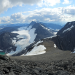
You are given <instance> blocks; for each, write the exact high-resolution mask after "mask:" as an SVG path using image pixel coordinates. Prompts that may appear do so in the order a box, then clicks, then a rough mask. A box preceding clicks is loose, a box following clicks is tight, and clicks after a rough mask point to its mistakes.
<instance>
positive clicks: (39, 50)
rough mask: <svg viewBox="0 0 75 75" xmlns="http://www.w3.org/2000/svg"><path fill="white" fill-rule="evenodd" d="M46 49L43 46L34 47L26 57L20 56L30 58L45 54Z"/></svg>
mask: <svg viewBox="0 0 75 75" xmlns="http://www.w3.org/2000/svg"><path fill="white" fill-rule="evenodd" d="M45 50H46V47H45V46H44V45H39V46H35V47H34V48H33V49H32V50H31V51H30V52H28V53H27V54H26V55H24V54H23V55H22V56H32V55H39V54H44V53H46V51H45Z"/></svg>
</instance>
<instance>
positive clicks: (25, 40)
mask: <svg viewBox="0 0 75 75" xmlns="http://www.w3.org/2000/svg"><path fill="white" fill-rule="evenodd" d="M35 30H36V29H35V28H33V29H31V26H29V28H28V29H27V30H25V28H22V27H21V28H19V29H18V31H13V32H12V33H17V34H19V35H17V38H14V39H12V43H13V44H14V45H15V46H16V47H17V48H16V51H11V52H10V53H8V54H7V55H8V56H11V55H13V54H17V53H19V52H20V51H22V50H23V49H25V48H26V47H27V46H28V45H30V44H31V43H33V42H34V40H35V38H36V35H37V34H35ZM20 38H21V39H20ZM16 39H20V40H18V41H16Z"/></svg>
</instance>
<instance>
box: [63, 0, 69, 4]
mask: <svg viewBox="0 0 75 75" xmlns="http://www.w3.org/2000/svg"><path fill="white" fill-rule="evenodd" d="M62 4H70V1H69V0H64V2H63V3H62Z"/></svg>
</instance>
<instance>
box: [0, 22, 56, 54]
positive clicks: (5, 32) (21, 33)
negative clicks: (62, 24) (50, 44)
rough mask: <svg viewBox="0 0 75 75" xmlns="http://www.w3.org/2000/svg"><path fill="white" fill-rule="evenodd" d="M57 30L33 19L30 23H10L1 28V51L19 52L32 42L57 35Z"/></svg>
mask: <svg viewBox="0 0 75 75" xmlns="http://www.w3.org/2000/svg"><path fill="white" fill-rule="evenodd" d="M56 33H57V31H55V30H52V29H49V28H47V27H46V26H45V25H43V24H41V23H37V22H34V21H32V22H31V23H30V24H29V25H25V26H24V25H19V26H18V25H13V26H11V25H9V26H6V27H3V29H1V30H0V51H3V52H5V53H6V54H7V55H14V54H18V53H20V52H21V51H23V50H25V48H26V47H27V46H29V45H30V44H32V43H34V42H37V41H39V40H41V39H44V38H47V37H52V36H56Z"/></svg>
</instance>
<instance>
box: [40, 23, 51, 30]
mask: <svg viewBox="0 0 75 75" xmlns="http://www.w3.org/2000/svg"><path fill="white" fill-rule="evenodd" d="M40 25H41V24H40ZM41 26H42V27H43V28H44V29H46V30H50V29H48V28H47V27H44V26H43V25H41Z"/></svg>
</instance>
